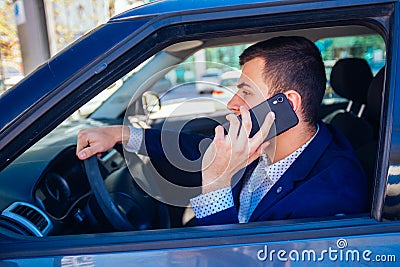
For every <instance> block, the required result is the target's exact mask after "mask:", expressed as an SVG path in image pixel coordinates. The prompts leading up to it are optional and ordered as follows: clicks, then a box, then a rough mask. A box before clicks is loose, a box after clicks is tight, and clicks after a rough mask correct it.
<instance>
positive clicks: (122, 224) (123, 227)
mask: <svg viewBox="0 0 400 267" xmlns="http://www.w3.org/2000/svg"><path fill="white" fill-rule="evenodd" d="M84 165H85V171H86V176H87V178H88V181H89V184H90V187H91V189H92V191H93V194H94V196H95V198H96V201H97V203H98V204H99V206H100V208H101V210H102V211H103V213H104V215H105V216H106V217H107V219H108V221H109V223H110V224H111V225H112V227H113V228H114V229H115V230H118V231H133V230H137V228H136V227H135V226H134V225H132V223H131V222H130V221H129V220H128V218H127V217H126V216H125V215H124V214H122V213H121V212H120V211H119V209H118V208H117V206H116V205H115V203H114V201H113V200H112V198H111V196H110V193H109V192H108V190H107V188H106V186H105V184H104V181H103V178H102V176H101V173H100V168H99V163H98V161H97V157H96V155H94V156H91V157H89V158H87V159H85V160H84Z"/></svg>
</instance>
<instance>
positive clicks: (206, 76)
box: [196, 68, 222, 94]
mask: <svg viewBox="0 0 400 267" xmlns="http://www.w3.org/2000/svg"><path fill="white" fill-rule="evenodd" d="M221 74H222V71H221V70H220V69H217V68H209V69H207V70H206V71H205V72H204V73H203V74H201V76H200V80H199V81H197V83H196V89H197V92H198V93H199V94H204V93H211V92H212V91H213V90H214V88H215V87H216V86H218V85H219V84H220V83H221Z"/></svg>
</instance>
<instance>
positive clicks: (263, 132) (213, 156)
mask: <svg viewBox="0 0 400 267" xmlns="http://www.w3.org/2000/svg"><path fill="white" fill-rule="evenodd" d="M240 113H241V115H242V125H241V126H240V122H239V120H238V118H237V117H236V116H235V115H232V114H231V115H228V116H227V119H228V121H229V122H230V126H229V132H228V134H227V135H225V134H224V128H223V127H222V126H217V127H216V128H215V137H214V140H213V142H212V144H211V145H210V146H209V148H208V149H207V150H206V153H205V154H204V158H203V161H202V185H203V187H202V190H203V194H205V193H208V192H211V191H215V190H218V189H221V188H224V187H228V186H230V183H231V179H232V176H233V175H234V174H235V173H236V172H238V171H239V170H240V169H242V168H244V167H246V166H247V165H249V164H250V163H251V162H253V161H254V160H256V159H257V158H259V157H260V156H261V154H262V152H263V150H264V149H265V148H266V147H267V146H268V145H269V142H265V143H263V142H264V140H265V138H266V137H267V135H268V132H269V130H270V128H271V126H272V124H273V122H274V120H275V114H274V113H273V112H269V113H268V115H267V116H266V118H265V121H264V123H263V125H262V126H261V127H260V130H259V131H258V132H257V133H256V134H255V135H254V136H253V137H252V138H249V134H250V131H251V127H252V123H251V118H250V112H249V111H248V110H247V109H246V108H245V107H240ZM239 128H240V129H239ZM238 133H239V134H238Z"/></svg>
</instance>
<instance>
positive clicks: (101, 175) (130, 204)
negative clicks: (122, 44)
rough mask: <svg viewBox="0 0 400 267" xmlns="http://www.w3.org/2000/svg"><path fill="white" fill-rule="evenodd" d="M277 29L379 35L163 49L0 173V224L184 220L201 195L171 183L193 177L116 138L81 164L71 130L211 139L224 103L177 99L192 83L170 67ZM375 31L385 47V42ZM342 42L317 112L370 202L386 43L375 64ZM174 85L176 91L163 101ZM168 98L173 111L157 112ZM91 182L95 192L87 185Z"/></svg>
mask: <svg viewBox="0 0 400 267" xmlns="http://www.w3.org/2000/svg"><path fill="white" fill-rule="evenodd" d="M280 35H288V36H290V35H300V36H304V37H306V38H309V39H310V40H312V41H314V42H316V43H318V41H321V40H325V39H332V38H343V39H345V38H350V39H351V38H353V39H355V38H357V37H358V36H378V37H379V34H378V33H377V32H376V31H374V30H373V29H371V28H369V27H366V26H360V25H349V26H344V25H340V26H330V27H313V28H306V29H297V30H287V31H279V32H250V31H249V32H248V33H245V34H244V33H243V32H241V33H240V34H239V33H235V34H233V35H232V36H225V37H218V38H215V37H210V36H205V37H204V39H198V40H185V41H182V42H178V43H175V44H172V45H169V46H167V47H166V48H164V49H163V50H162V51H160V52H158V53H156V54H155V55H153V56H152V57H151V58H149V59H147V60H146V61H145V62H143V63H142V64H141V65H140V66H138V67H136V68H134V69H132V70H131V71H130V72H129V73H126V74H125V76H123V77H120V79H119V80H117V81H114V83H113V85H112V86H110V87H108V88H106V89H105V90H104V91H103V92H107V90H108V91H109V92H111V93H110V94H109V95H107V97H106V98H104V99H102V100H100V102H99V103H98V105H97V106H96V107H95V108H94V110H93V111H90V112H88V114H87V115H84V116H82V115H80V116H71V117H70V118H68V119H67V120H66V121H64V122H63V123H62V124H61V125H60V126H58V127H57V128H56V129H54V130H53V131H52V132H50V133H49V134H48V135H47V136H46V137H44V138H43V139H41V140H40V141H39V142H37V143H36V144H35V145H34V146H32V147H31V148H30V149H28V150H27V151H26V152H25V153H23V154H22V155H21V156H20V157H19V158H18V159H16V160H15V161H14V162H13V163H11V164H10V165H9V166H8V167H6V168H5V169H4V170H3V171H1V173H0V195H1V200H0V205H1V206H0V208H1V210H2V213H1V217H0V228H2V229H5V230H7V231H10V232H12V233H17V234H20V235H28V236H37V237H43V236H61V235H69V234H88V233H104V232H115V231H133V230H147V229H164V228H179V227H189V226H190V225H191V224H190V222H193V220H192V219H193V214H192V212H191V209H190V207H189V203H188V199H189V198H190V197H193V196H194V195H196V194H198V193H199V188H191V189H190V190H186V191H185V192H186V193H181V194H187V195H181V196H179V197H177V195H176V190H175V189H176V187H177V186H184V187H185V186H186V187H188V188H190V186H191V182H188V183H187V184H186V182H185V181H183V182H182V183H181V184H179V185H176V184H174V183H173V182H175V181H173V182H171V181H170V180H166V179H164V178H163V174H164V173H162V172H161V173H160V172H159V171H157V168H158V165H157V164H159V163H157V160H153V159H149V158H148V157H146V156H143V155H136V154H132V153H129V152H126V151H124V148H123V146H122V145H117V146H116V147H115V148H114V149H113V150H111V151H107V152H104V153H102V154H101V155H98V158H97V160H96V159H94V160H92V161H90V162H89V161H85V162H82V161H80V160H79V159H78V158H77V157H76V156H75V146H76V137H77V132H78V131H79V130H80V129H83V128H87V127H92V126H103V125H114V124H122V123H123V124H130V125H133V126H134V127H140V128H158V129H169V130H176V129H180V130H181V131H183V132H187V133H199V134H204V135H210V136H211V135H213V133H214V128H215V127H216V126H217V125H218V124H223V123H225V115H226V114H228V113H229V110H227V109H226V108H225V107H224V105H223V104H224V103H226V101H225V100H221V99H220V98H218V99H214V98H213V96H212V94H207V93H206V94H202V95H201V97H200V95H199V94H195V93H193V94H192V95H190V94H189V96H187V97H183V98H182V99H181V98H180V94H181V93H180V92H182V94H188V93H187V92H185V88H186V87H185V88H183V85H185V86H188V84H189V85H190V84H191V83H193V81H192V80H191V81H190V82H186V81H184V82H176V81H175V82H172V83H168V82H166V79H165V77H167V78H168V77H169V74H170V73H174V72H176V69H177V68H178V67H179V66H182V65H180V64H188V63H187V62H188V60H191V61H190V62H193V61H194V59H193V55H194V54H195V53H196V52H198V51H201V50H205V49H218V48H221V47H231V46H239V45H242V46H246V45H250V44H252V43H255V42H258V41H261V40H265V39H268V38H271V37H274V36H280ZM379 38H380V39H381V41H382V44H383V46H385V45H384V39H383V38H382V37H379ZM342 43H343V46H342V47H338V48H337V49H338V51H337V53H338V54H340V55H341V58H335V63H334V64H332V65H330V66H328V65H327V71H328V70H329V72H330V73H328V77H327V78H328V81H329V83H328V84H327V93H326V94H325V98H324V101H323V104H322V105H321V110H320V119H321V120H322V121H324V122H325V123H328V124H332V125H334V126H335V127H336V128H338V129H339V130H340V131H342V132H343V134H344V135H345V136H346V137H347V138H348V140H349V141H350V143H351V144H352V146H353V148H354V150H355V151H356V153H357V155H358V157H359V159H360V162H361V163H362V165H363V167H364V169H365V172H366V174H367V176H368V179H369V182H370V185H371V199H372V194H373V192H372V191H373V184H374V177H375V165H376V155H377V153H378V152H377V151H378V140H379V133H380V130H379V127H380V117H381V108H382V107H381V103H382V95H383V88H384V86H383V85H384V75H385V74H384V72H385V71H384V65H385V49H384V50H383V56H382V60H381V65H379V66H371V65H370V64H368V62H367V60H366V59H365V58H356V57H354V56H353V55H351V54H349V53H348V51H355V50H357V49H366V51H367V50H368V49H371V48H368V47H366V48H360V47H352V48H351V49H353V50H351V49H350V50H348V51H347V50H346V51H345V45H346V41H342ZM237 56H238V55H237ZM161 82H166V83H165V88H167V90H164V91H163V90H161V91H159V92H156V91H157V90H159V89H155V88H157V86H160V83H161ZM328 87H329V88H328ZM179 90H181V91H179ZM154 92H155V93H154ZM174 92H175V95H176V97H174V96H172V98H168V94H171V93H174ZM146 95H147V96H146ZM148 95H150V96H151V101H154V103H155V104H153V105H151V108H153V109H154V108H155V110H150V109H149V108H148V105H149V101H150V100H149V98H148ZM199 97H200V98H199ZM224 101H225V102H224ZM144 102H146V103H144ZM210 103H211V104H210ZM144 104H146V105H144ZM183 104H185V105H189V108H187V109H189V112H186V113H185V112H178V109H179V108H177V107H182V105H183ZM170 105H172V107H170V108H171V109H172V112H169V113H168V112H167V115H165V114H161V112H160V111H163V110H166V109H167V108H168V107H169V106H170ZM174 105H175V106H174ZM191 105H192V106H193V105H194V106H196V105H198V106H197V107H199V108H200V109H201V110H202V112H198V111H195V112H194V111H193V110H191V107H192V106H191ZM202 105H203V106H202ZM174 110H175V112H174ZM60 133H62V134H60ZM161 164H162V163H161ZM26 170H29V172H27V171H26ZM90 170H95V171H90ZM15 177H20V178H21V180H22V181H21V183H20V185H19V187H18V188H15V187H11V185H13V182H12V180H13V179H15ZM99 180H100V185H99ZM103 180H104V183H101V181H103ZM96 183H97V184H98V185H99V187H98V188H97V189H96V188H94V185H93V184H96ZM104 189H106V190H107V191H104ZM102 190H103V191H102ZM174 192H175V193H174ZM179 192H182V191H179ZM149 195H151V197H149ZM178 198H179V201H178V200H177V199H178ZM182 199H184V200H186V201H182ZM10 203H11V205H10ZM110 203H111V204H110ZM121 214H122V215H121ZM360 216H361V215H360ZM362 216H369V214H364V215H362ZM116 217H120V218H116Z"/></svg>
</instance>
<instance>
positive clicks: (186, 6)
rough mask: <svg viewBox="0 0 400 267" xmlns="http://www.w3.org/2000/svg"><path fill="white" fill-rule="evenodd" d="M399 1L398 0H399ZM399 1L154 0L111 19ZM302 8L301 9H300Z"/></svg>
mask: <svg viewBox="0 0 400 267" xmlns="http://www.w3.org/2000/svg"><path fill="white" fill-rule="evenodd" d="M397 1H398V0H397ZM397 1H389V0H352V1H348V0H339V1H326V0H322V1H315V0H291V1H287V0H286V1H282V0H269V1H260V0H224V1H215V0H194V1H188V0H187V1H176V0H164V1H162V0H159V1H154V2H151V3H148V4H145V5H142V6H138V7H136V8H133V9H131V10H129V11H126V12H124V13H121V14H119V15H116V16H114V17H113V18H112V19H111V20H110V21H116V20H125V19H143V18H149V17H156V16H162V15H171V16H174V15H176V13H180V12H185V11H189V12H193V11H197V12H199V13H200V12H204V11H205V10H207V9H209V10H215V11H218V9H224V10H225V11H226V10H227V8H229V9H231V10H235V9H243V8H246V6H252V8H254V7H255V6H259V7H273V6H279V7H280V8H282V7H285V6H289V5H290V6H293V5H295V4H298V5H307V4H312V5H315V6H318V5H319V6H320V8H327V7H330V6H332V7H333V6H339V5H340V6H352V5H360V4H373V3H387V2H397ZM298 10H301V9H298ZM280 11H282V9H281V10H280Z"/></svg>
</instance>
